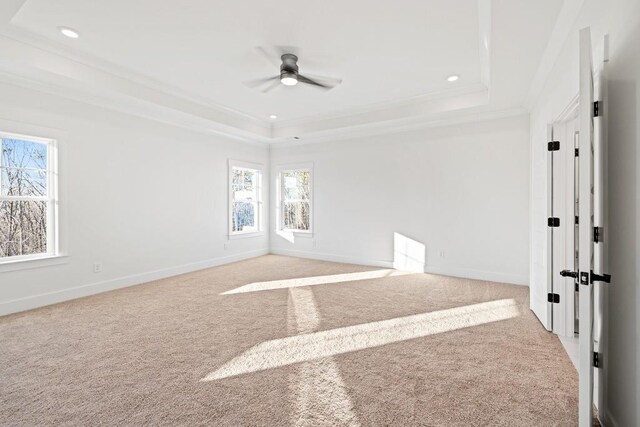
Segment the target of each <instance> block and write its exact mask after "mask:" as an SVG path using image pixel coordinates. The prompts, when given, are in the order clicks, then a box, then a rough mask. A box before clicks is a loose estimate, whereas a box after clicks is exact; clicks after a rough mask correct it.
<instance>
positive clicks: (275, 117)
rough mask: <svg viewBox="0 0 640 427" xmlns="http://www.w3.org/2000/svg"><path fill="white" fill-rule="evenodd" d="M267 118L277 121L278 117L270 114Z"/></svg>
mask: <svg viewBox="0 0 640 427" xmlns="http://www.w3.org/2000/svg"><path fill="white" fill-rule="evenodd" d="M269 118H270V119H277V118H278V116H276V115H275V114H271V115H270V116H269Z"/></svg>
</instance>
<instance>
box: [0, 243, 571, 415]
mask: <svg viewBox="0 0 640 427" xmlns="http://www.w3.org/2000/svg"><path fill="white" fill-rule="evenodd" d="M528 307H529V304H528V288H526V287H521V286H512V285H504V284H497V283H490V282H482V281H472V280H464V279H455V278H447V277H442V276H434V275H426V274H402V273H399V272H396V271H393V270H384V269H379V268H374V267H363V266H354V265H345V264H335V263H329V262H322V261H312V260H303V259H296V258H288V257H281V256H275V255H268V256H264V257H260V258H256V259H252V260H248V261H243V262H239V263H235V264H230V265H226V266H222V267H217V268H212V269H208V270H203V271H199V272H196V273H191V274H186V275H183V276H178V277H173V278H170V279H165V280H160V281H157V282H153V283H149V284H145V285H140V286H135V287H131V288H127V289H122V290H118V291H113V292H109V293H105V294H101V295H96V296H93V297H88V298H84V299H80V300H75V301H71V302H68V303H63V304H58V305H55V306H50V307H45V308H42V309H38V310H33V311H29V312H26V313H20V314H15V315H11V316H6V317H3V318H0V343H1V345H0V370H1V374H0V424H1V425H11V426H14V425H15V426H35V425H78V426H88V425H110V426H113V425H119V426H120V425H189V426H195V425H212V426H342V425H344V426H414V425H418V426H489V425H490V426H573V425H576V424H577V374H576V371H575V369H574V368H573V365H572V364H571V362H570V361H569V359H568V357H567V355H566V353H565V351H564V350H563V348H562V346H561V344H560V342H559V341H558V339H557V338H556V337H555V336H554V335H552V334H550V333H548V332H546V331H545V330H544V329H543V328H542V326H541V325H540V323H539V322H538V321H537V319H536V318H535V317H534V315H533V314H532V313H531V312H530V310H529V308H528Z"/></svg>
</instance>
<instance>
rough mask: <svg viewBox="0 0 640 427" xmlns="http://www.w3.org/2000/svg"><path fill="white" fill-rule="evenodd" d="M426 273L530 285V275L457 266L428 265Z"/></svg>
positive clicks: (425, 269)
mask: <svg viewBox="0 0 640 427" xmlns="http://www.w3.org/2000/svg"><path fill="white" fill-rule="evenodd" d="M424 272H425V273H430V274H439V275H441V276H452V277H463V278H465V279H475V280H485V281H489V282H498V283H509V284H512V285H522V286H529V276H528V275H526V276H520V275H517V274H508V273H497V272H493V271H482V270H473V269H469V268H456V267H433V266H430V265H427V266H426V267H425V268H424Z"/></svg>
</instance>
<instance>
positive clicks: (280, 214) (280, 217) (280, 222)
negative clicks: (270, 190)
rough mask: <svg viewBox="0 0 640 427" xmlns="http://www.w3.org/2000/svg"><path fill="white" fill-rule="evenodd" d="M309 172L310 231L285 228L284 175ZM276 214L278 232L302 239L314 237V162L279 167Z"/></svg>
mask: <svg viewBox="0 0 640 427" xmlns="http://www.w3.org/2000/svg"><path fill="white" fill-rule="evenodd" d="M303 171H307V172H309V229H308V230H298V229H293V228H285V226H284V199H283V197H284V179H283V174H284V173H287V172H303ZM276 173H277V174H276V180H277V182H276V188H277V195H276V201H277V203H276V205H277V206H276V212H277V222H276V224H277V231H278V232H282V233H293V234H294V235H296V236H300V237H312V236H313V233H314V220H313V213H314V202H313V198H314V189H313V183H314V172H313V163H312V162H304V163H291V164H284V165H280V166H278V167H277V172H276Z"/></svg>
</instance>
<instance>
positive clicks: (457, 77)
mask: <svg viewBox="0 0 640 427" xmlns="http://www.w3.org/2000/svg"><path fill="white" fill-rule="evenodd" d="M459 78H460V76H459V75H457V74H452V75H450V76H449V77H447V81H449V82H455V81H456V80H458V79H459Z"/></svg>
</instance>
